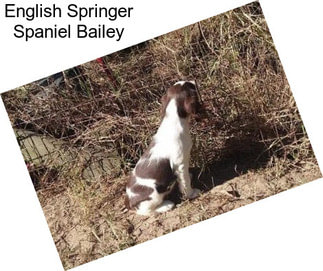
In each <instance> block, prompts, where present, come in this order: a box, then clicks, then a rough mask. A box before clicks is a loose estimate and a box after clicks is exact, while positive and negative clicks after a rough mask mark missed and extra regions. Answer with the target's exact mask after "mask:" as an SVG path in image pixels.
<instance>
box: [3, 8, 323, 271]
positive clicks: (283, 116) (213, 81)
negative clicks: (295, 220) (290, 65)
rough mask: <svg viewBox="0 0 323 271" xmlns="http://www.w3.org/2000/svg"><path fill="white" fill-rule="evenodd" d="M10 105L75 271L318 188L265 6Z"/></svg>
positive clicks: (113, 57)
mask: <svg viewBox="0 0 323 271" xmlns="http://www.w3.org/2000/svg"><path fill="white" fill-rule="evenodd" d="M92 49H93V48H92ZM1 98H2V100H3V102H4V105H5V108H6V111H7V113H8V116H9V119H10V122H11V125H12V128H13V130H14V133H15V136H16V139H17V143H18V145H19V147H20V150H21V153H22V157H23V159H24V161H25V164H26V167H27V169H28V172H29V175H30V178H29V181H30V182H32V184H33V186H34V188H35V191H36V194H37V197H38V199H39V202H40V204H41V207H42V209H43V212H44V215H45V217H46V220H47V224H48V227H49V229H50V232H51V235H52V237H53V241H54V243H55V246H56V248H57V251H58V254H59V257H60V259H61V261H62V264H63V267H64V269H65V270H68V269H71V268H74V267H76V266H79V265H81V264H84V263H87V262H90V261H93V260H95V259H98V258H101V257H104V256H107V255H110V254H112V253H115V252H118V251H121V250H123V249H126V248H129V247H133V246H135V245H137V244H140V243H143V242H145V241H148V240H152V239H154V238H156V237H159V236H162V235H165V234H168V233H171V232H173V231H176V230H179V229H182V228H184V227H186V226H189V225H192V224H195V223H198V222H201V221H204V220H206V219H209V218H212V217H215V216H217V215H220V214H223V213H226V212H228V211H231V210H234V209H237V208H239V207H242V206H245V205H247V204H250V203H253V202H256V201H258V200H261V199H264V198H267V197H269V196H272V195H275V194H278V193H280V192H283V191H286V190H288V189H291V188H294V187H297V186H299V185H302V184H305V183H308V182H311V181H313V180H316V179H318V178H321V177H322V174H321V172H320V169H319V166H318V163H317V160H316V157H315V155H314V152H313V149H312V147H311V143H310V140H309V138H308V135H307V133H306V129H305V127H304V125H303V122H302V119H301V116H300V114H299V111H298V108H297V104H296V102H295V100H294V97H293V94H292V89H291V88H290V86H289V83H288V80H287V78H286V75H285V72H284V69H283V66H282V64H281V61H280V59H279V56H278V53H277V51H276V48H275V45H274V42H273V39H272V37H271V34H270V32H269V29H268V26H267V24H266V20H265V17H264V15H263V12H262V8H261V6H260V4H259V2H252V3H249V4H247V5H245V6H242V7H239V8H236V9H233V10H230V11H227V12H225V13H222V14H220V15H216V16H214V17H211V18H208V19H205V20H203V21H200V22H196V23H193V24H191V25H188V26H185V27H183V28H181V29H178V30H175V31H173V32H170V33H167V34H164V35H161V36H158V37H155V38H153V39H150V40H147V41H143V42H141V43H139V44H136V45H133V46H131V47H129V48H125V49H122V50H120V51H117V52H114V53H112V54H109V55H106V56H101V57H98V58H97V59H94V60H92V61H89V62H87V63H83V64H80V65H78V66H75V67H71V68H69V69H66V70H64V71H57V73H55V74H52V75H49V76H47V77H46V78H41V79H39V80H37V81H35V82H32V83H29V84H26V85H24V86H21V87H17V88H15V89H12V90H10V91H7V92H4V93H2V94H1Z"/></svg>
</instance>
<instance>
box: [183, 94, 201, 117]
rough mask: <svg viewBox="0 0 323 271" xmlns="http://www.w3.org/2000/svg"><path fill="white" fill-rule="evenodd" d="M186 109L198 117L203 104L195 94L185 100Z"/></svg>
mask: <svg viewBox="0 0 323 271" xmlns="http://www.w3.org/2000/svg"><path fill="white" fill-rule="evenodd" d="M184 108H185V111H186V112H187V113H188V114H190V115H196V114H198V113H199V111H200V108H201V104H200V102H199V99H198V96H197V95H196V94H195V93H194V94H193V95H190V96H188V97H186V98H185V100H184Z"/></svg>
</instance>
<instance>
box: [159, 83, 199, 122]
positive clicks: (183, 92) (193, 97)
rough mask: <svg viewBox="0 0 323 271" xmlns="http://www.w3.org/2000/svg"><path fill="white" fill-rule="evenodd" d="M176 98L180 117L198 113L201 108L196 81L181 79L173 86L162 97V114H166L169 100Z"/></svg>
mask: <svg viewBox="0 0 323 271" xmlns="http://www.w3.org/2000/svg"><path fill="white" fill-rule="evenodd" d="M172 99H175V101H176V106H177V113H178V116H179V117H180V118H188V117H190V116H191V115H193V116H194V115H196V114H198V113H199V111H200V109H201V103H200V98H199V94H198V89H197V86H196V83H195V82H194V81H179V82H177V83H175V84H174V85H173V86H171V87H170V88H169V89H168V90H167V92H166V94H165V95H164V96H163V97H162V110H161V113H162V116H165V114H166V108H167V106H168V104H169V102H170V101H171V100H172Z"/></svg>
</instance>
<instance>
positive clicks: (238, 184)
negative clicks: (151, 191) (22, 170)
mask: <svg viewBox="0 0 323 271" xmlns="http://www.w3.org/2000/svg"><path fill="white" fill-rule="evenodd" d="M276 164H277V166H274V167H271V168H259V169H248V166H246V165H245V166H240V168H238V167H237V166H236V165H230V164H226V165H223V164H222V165H218V166H217V167H216V166H215V167H214V172H209V173H204V174H201V173H200V172H199V170H196V169H195V170H194V169H192V170H191V171H192V173H193V176H194V185H195V186H196V187H199V188H200V189H202V190H203V193H202V195H201V196H200V197H198V198H196V199H194V200H191V201H188V200H184V201H181V199H180V197H179V194H178V191H176V189H175V191H174V193H173V194H172V195H171V196H170V197H171V198H172V199H173V200H174V201H175V202H176V203H177V205H176V208H175V209H174V210H172V211H169V212H167V213H163V214H158V215H154V216H151V217H142V216H138V215H136V214H134V213H132V212H129V211H128V212H125V211H124V195H125V192H124V186H125V183H126V177H123V178H118V179H117V180H101V181H99V182H96V183H92V184H84V185H83V186H82V188H80V187H75V188H73V187H72V188H71V189H65V190H63V191H60V192H59V193H57V194H54V193H49V192H50V191H49V190H50V189H52V188H48V189H47V190H39V191H38V192H37V193H38V196H39V199H40V202H41V205H42V207H43V210H44V213H45V216H46V218H47V221H48V224H49V227H50V230H51V232H52V235H53V239H54V241H55V244H56V247H57V249H58V252H59V255H60V257H61V260H62V262H63V265H64V268H65V269H69V268H72V267H75V266H78V265H80V264H83V263H86V262H89V261H91V260H94V259H97V258H100V257H103V256H106V255H108V254H111V253H114V252H117V251H119V250H122V249H125V248H127V247H130V246H133V245H136V244H138V243H142V242H144V241H147V240H150V239H153V238H155V237H158V236H161V235H164V234H166V233H169V232H172V231H175V230H177V229H180V228H183V227H186V226H188V225H191V224H194V223H196V222H199V221H202V220H205V219H208V218H210V217H214V216H216V215H219V214H222V213H225V212H228V211H230V210H233V209H235V208H238V207H241V206H244V205H246V204H249V203H252V202H254V201H257V200H260V199H263V198H266V197H268V196H270V195H274V194H277V193H279V192H281V191H284V190H287V189H289V188H292V187H295V186H298V185H300V184H304V183H306V182H309V181H312V180H315V179H317V178H319V177H321V173H320V170H319V168H318V166H317V165H315V164H312V163H306V164H304V165H303V166H302V168H299V169H297V168H293V169H291V170H289V172H287V173H280V174H277V172H281V170H280V169H279V168H277V167H279V166H278V165H279V163H276ZM55 189H57V187H56V188H55Z"/></svg>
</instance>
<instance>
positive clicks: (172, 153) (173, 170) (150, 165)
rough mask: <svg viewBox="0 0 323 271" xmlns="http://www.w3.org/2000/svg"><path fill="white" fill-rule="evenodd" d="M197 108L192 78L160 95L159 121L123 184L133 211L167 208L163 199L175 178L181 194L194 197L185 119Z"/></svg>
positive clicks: (189, 137) (169, 208) (149, 212)
mask: <svg viewBox="0 0 323 271" xmlns="http://www.w3.org/2000/svg"><path fill="white" fill-rule="evenodd" d="M199 107H200V103H199V96H198V92H197V88H196V85H195V82H194V81H179V82H177V83H176V84H174V85H173V86H172V87H170V88H169V89H168V90H167V93H166V94H165V95H164V96H163V97H162V122H161V124H160V127H159V129H158V131H157V133H156V134H155V135H154V137H153V140H152V142H151V144H150V145H149V148H148V149H147V150H146V151H145V152H144V154H143V155H142V157H141V158H140V160H139V161H138V163H137V164H136V166H135V168H134V170H133V172H132V174H131V177H130V179H129V181H128V184H127V187H126V205H127V208H128V209H132V210H136V213H137V214H140V215H150V214H153V213H155V212H157V213H161V212H166V211H168V210H171V209H172V208H173V207H174V203H173V202H172V201H169V200H165V196H166V195H167V194H169V193H170V191H171V189H172V188H173V185H174V184H175V182H176V180H177V181H178V185H179V190H180V191H181V193H182V194H183V196H184V197H186V198H189V199H192V198H195V197H197V196H198V194H199V193H200V190H199V189H196V188H192V185H191V178H190V174H189V170H188V169H189V161H190V151H191V147H192V139H191V136H190V133H189V129H190V125H189V120H190V117H191V116H192V115H195V114H196V113H197V111H198V109H199Z"/></svg>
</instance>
